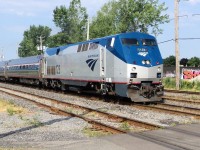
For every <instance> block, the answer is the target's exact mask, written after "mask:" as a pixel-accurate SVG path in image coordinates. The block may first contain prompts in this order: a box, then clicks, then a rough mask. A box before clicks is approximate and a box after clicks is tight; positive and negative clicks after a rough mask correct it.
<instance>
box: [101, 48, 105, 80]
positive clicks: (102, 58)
mask: <svg viewBox="0 0 200 150" xmlns="http://www.w3.org/2000/svg"><path fill="white" fill-rule="evenodd" d="M100 76H101V77H102V78H105V77H106V52H105V48H104V47H101V49H100ZM103 80H104V79H103Z"/></svg>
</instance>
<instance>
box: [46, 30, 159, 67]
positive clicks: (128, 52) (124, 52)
mask: <svg viewBox="0 0 200 150" xmlns="http://www.w3.org/2000/svg"><path fill="white" fill-rule="evenodd" d="M111 38H115V43H114V47H109V46H108V45H107V43H108V41H109V40H110V39H111ZM122 38H134V39H137V40H138V42H139V45H138V46H134V45H133V46H126V45H123V44H122V42H121V39H122ZM142 39H153V40H156V39H155V38H154V37H153V36H151V35H149V34H145V33H140V32H131V33H122V34H117V35H113V36H107V37H103V38H98V39H94V40H90V41H86V42H79V43H76V44H69V45H65V46H60V47H54V48H48V49H47V50H46V54H47V55H48V56H53V55H56V53H57V51H58V49H59V51H63V50H65V49H66V48H68V47H70V46H75V45H80V44H85V43H95V42H98V43H99V44H100V45H101V46H103V47H105V46H106V48H107V49H108V50H109V51H110V52H111V53H113V54H114V55H115V56H116V57H118V58H119V59H121V60H122V61H124V62H126V63H128V64H135V65H139V66H145V67H152V66H156V65H160V64H162V63H163V60H162V57H161V54H160V51H159V48H158V46H144V45H142ZM139 49H142V50H144V49H145V50H146V51H147V53H146V54H145V55H141V54H142V52H140V51H139ZM143 60H149V61H150V62H151V63H150V64H143V63H142V61H143Z"/></svg>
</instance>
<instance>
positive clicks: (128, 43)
mask: <svg viewBox="0 0 200 150" xmlns="http://www.w3.org/2000/svg"><path fill="white" fill-rule="evenodd" d="M121 41H122V44H123V45H126V46H133V45H135V46H137V45H139V43H138V40H137V39H133V38H123V39H121Z"/></svg>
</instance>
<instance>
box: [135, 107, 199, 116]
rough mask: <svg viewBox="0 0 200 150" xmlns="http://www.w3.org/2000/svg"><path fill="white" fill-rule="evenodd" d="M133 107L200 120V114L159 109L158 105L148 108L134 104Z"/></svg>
mask: <svg viewBox="0 0 200 150" xmlns="http://www.w3.org/2000/svg"><path fill="white" fill-rule="evenodd" d="M161 105H162V104H161ZM132 106H133V107H138V108H140V109H145V110H147V109H148V110H155V111H159V112H166V113H169V114H178V115H186V116H193V117H195V118H196V119H200V114H196V113H190V112H185V111H182V110H174V109H168V108H163V107H159V106H156V105H155V106H152V105H148V106H147V105H140V104H134V105H132ZM177 107H180V106H177Z"/></svg>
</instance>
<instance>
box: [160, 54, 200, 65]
mask: <svg viewBox="0 0 200 150" xmlns="http://www.w3.org/2000/svg"><path fill="white" fill-rule="evenodd" d="M175 60H176V58H175V56H169V57H167V58H165V59H163V61H164V66H166V67H171V66H175V64H176V61H175ZM180 65H183V66H184V67H185V66H188V67H199V66H200V58H198V57H192V58H190V59H187V58H182V59H181V60H180Z"/></svg>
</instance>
